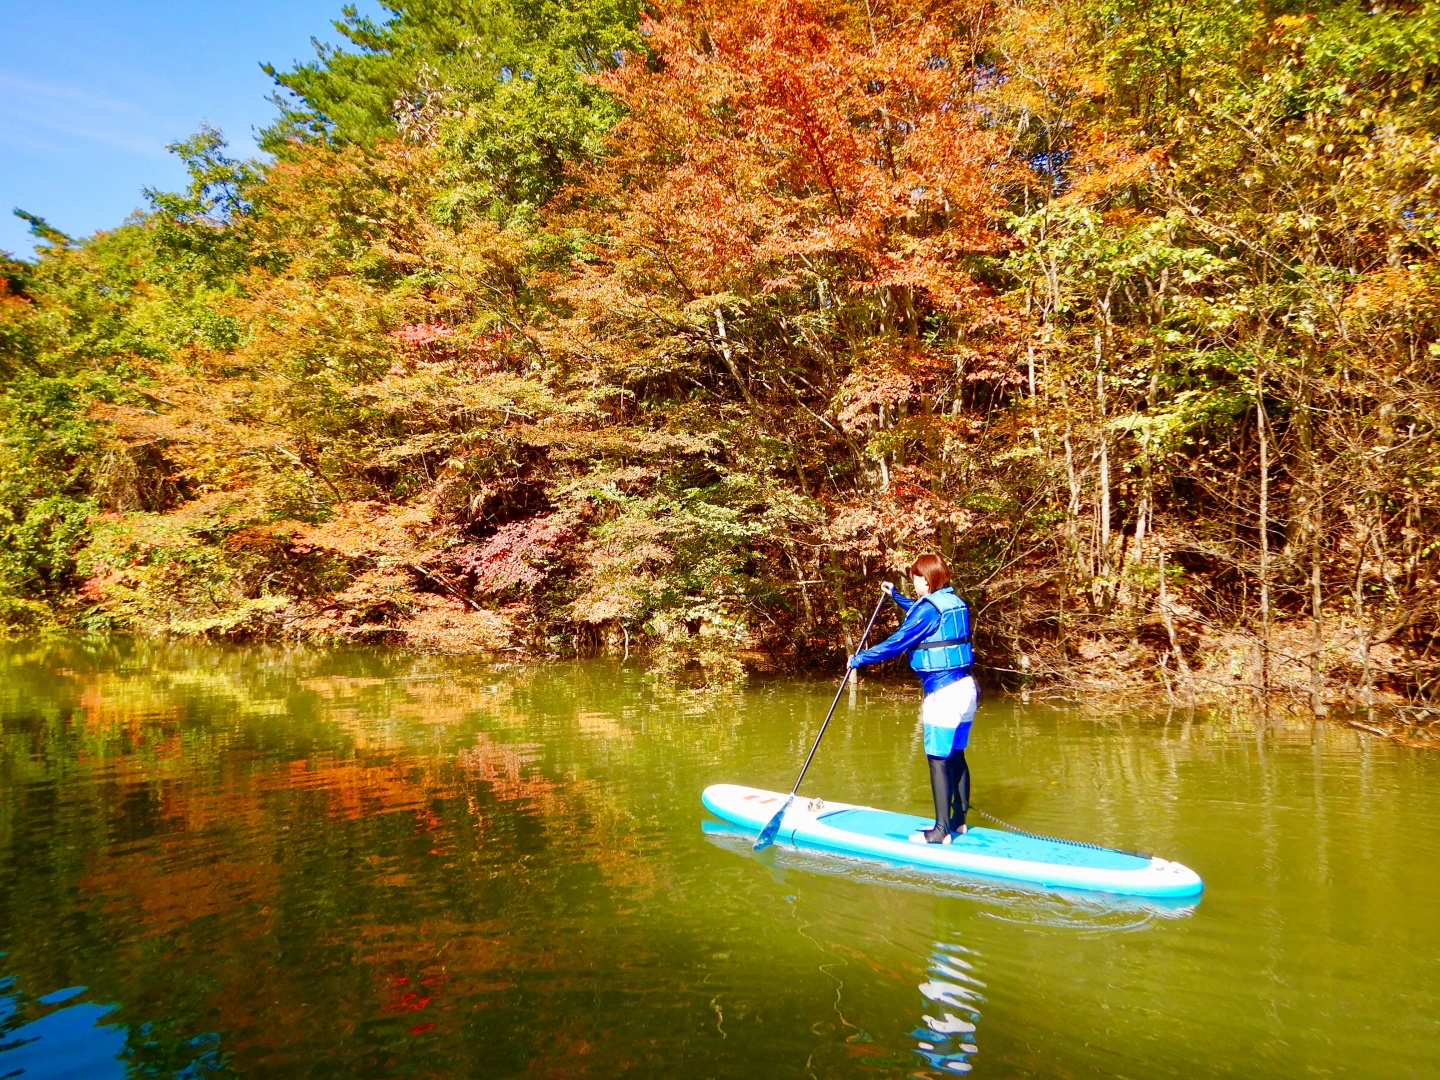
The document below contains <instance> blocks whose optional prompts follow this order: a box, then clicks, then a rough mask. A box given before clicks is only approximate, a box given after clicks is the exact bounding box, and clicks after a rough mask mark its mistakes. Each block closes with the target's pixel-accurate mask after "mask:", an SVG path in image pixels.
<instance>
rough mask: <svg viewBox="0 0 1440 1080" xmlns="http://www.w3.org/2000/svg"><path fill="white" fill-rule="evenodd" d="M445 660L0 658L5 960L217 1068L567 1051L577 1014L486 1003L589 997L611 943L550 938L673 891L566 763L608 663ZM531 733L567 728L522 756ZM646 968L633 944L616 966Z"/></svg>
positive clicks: (631, 821)
mask: <svg viewBox="0 0 1440 1080" xmlns="http://www.w3.org/2000/svg"><path fill="white" fill-rule="evenodd" d="M127 648H128V651H127ZM443 663H444V665H445V666H444V668H443V669H437V668H436V666H435V664H436V662H435V661H431V660H427V659H425V658H423V657H409V658H406V657H397V656H394V655H390V656H385V657H377V656H375V655H371V654H355V655H348V656H347V655H335V654H325V653H306V652H304V651H302V650H283V649H262V650H224V649H206V648H189V647H179V648H175V649H169V650H165V649H156V648H154V647H152V646H148V645H135V646H133V647H126V646H123V645H122V646H119V647H114V646H106V647H92V646H87V645H84V644H76V643H64V644H60V645H33V646H29V645H27V646H19V647H12V648H10V649H8V650H7V651H4V652H3V653H0V671H3V673H4V675H5V676H6V677H5V678H3V679H0V683H3V684H4V688H3V689H0V951H7V952H8V956H7V959H6V964H7V966H8V967H9V968H10V970H12V971H14V972H16V973H17V974H19V975H21V976H22V979H23V980H24V981H25V982H26V983H27V984H29V985H35V986H55V985H66V984H69V983H81V982H83V983H86V984H88V985H90V986H91V987H92V991H93V992H94V993H95V994H96V995H97V997H98V998H99V999H101V1000H107V1001H118V1002H120V1003H121V1007H120V1009H119V1010H118V1011H117V1013H116V1018H117V1020H118V1021H119V1022H120V1023H122V1024H129V1030H131V1031H132V1032H133V1031H136V1030H139V1029H138V1027H137V1025H138V1024H140V1023H145V1022H149V1023H150V1025H151V1026H150V1027H149V1028H147V1030H148V1031H151V1032H157V1031H158V1029H159V1028H160V1027H165V1028H167V1030H170V1029H173V1030H171V1033H172V1034H173V1035H174V1037H175V1038H177V1039H183V1038H184V1037H187V1036H189V1035H193V1034H194V1033H195V1032H197V1031H206V1030H218V1031H222V1032H225V1033H226V1036H225V1042H226V1052H227V1054H229V1055H232V1057H233V1059H234V1061H235V1063H236V1065H237V1067H256V1068H263V1067H266V1066H271V1067H276V1066H281V1065H283V1064H284V1063H286V1062H292V1063H293V1060H294V1059H293V1056H292V1055H293V1054H294V1053H295V1051H296V1048H298V1047H301V1046H304V1047H306V1048H307V1053H311V1054H314V1055H315V1056H316V1057H317V1058H321V1059H325V1060H327V1061H329V1062H331V1063H332V1066H333V1067H334V1068H336V1069H337V1070H342V1071H343V1063H344V1062H346V1061H347V1060H351V1059H352V1058H353V1056H354V1055H356V1054H361V1055H366V1054H368V1055H371V1060H372V1061H373V1060H374V1055H376V1054H378V1055H379V1057H380V1058H381V1059H382V1060H388V1061H390V1062H391V1065H393V1066H394V1068H393V1069H392V1073H393V1074H403V1073H406V1072H411V1071H418V1072H424V1071H426V1070H427V1069H429V1068H431V1067H433V1066H434V1065H435V1064H436V1061H437V1060H440V1059H437V1058H434V1057H432V1056H430V1055H427V1054H425V1053H420V1054H418V1056H413V1058H412V1057H406V1058H405V1063H404V1064H401V1063H400V1062H401V1055H412V1054H414V1052H415V1050H416V1040H417V1039H421V1038H422V1037H423V1039H424V1040H428V1042H427V1045H430V1046H432V1047H433V1046H434V1045H435V1043H436V1041H437V1040H438V1041H442V1042H445V1043H446V1050H445V1052H444V1055H443V1060H444V1061H445V1062H446V1065H447V1068H454V1069H456V1070H458V1071H459V1072H470V1071H477V1070H478V1071H483V1072H486V1073H492V1074H493V1073H496V1072H505V1071H506V1068H510V1069H511V1071H513V1070H514V1069H524V1068H526V1067H528V1066H531V1065H538V1064H540V1063H542V1062H543V1061H544V1060H545V1059H547V1058H549V1057H551V1056H552V1055H554V1056H555V1060H556V1061H558V1060H560V1059H562V1058H563V1057H564V1054H565V1053H566V1047H567V1046H570V1047H571V1049H573V1047H574V1046H578V1045H583V1044H585V1043H586V1040H587V1038H588V1036H587V1032H586V1029H585V1025H586V1023H587V1021H586V1020H585V1019H584V1017H585V1016H586V1013H585V1012H584V1011H583V1010H581V1011H577V1012H576V1013H575V1016H576V1018H577V1019H576V1025H575V1030H574V1031H569V1030H568V1029H567V1026H566V1025H564V1024H561V1025H560V1027H559V1028H558V1029H556V1030H552V1031H550V1032H548V1033H546V1034H545V1035H544V1036H543V1037H540V1036H538V1035H537V1033H535V1032H532V1031H528V1030H526V1029H525V1027H524V1026H523V1025H516V1024H515V1023H514V1022H513V1020H512V1019H509V1018H507V1017H508V1016H509V1015H510V1014H508V1013H507V1008H508V1007H509V1006H510V1005H513V1004H514V1003H515V1001H516V1000H519V999H520V998H523V997H526V996H530V997H533V995H535V994H536V993H545V994H559V995H561V996H564V995H568V994H575V995H582V996H583V995H586V994H593V993H596V992H599V991H600V983H599V982H596V980H597V979H601V980H602V981H603V977H602V976H601V975H600V973H602V972H604V971H606V970H609V969H611V968H612V967H613V957H611V956H610V955H609V954H608V953H607V952H605V950H606V949H610V948H613V947H614V943H613V942H611V943H608V944H607V943H605V942H596V941H593V940H588V939H584V938H580V937H575V936H573V935H568V934H567V928H573V926H574V924H575V922H576V919H577V918H578V917H579V916H578V914H577V913H578V912H580V911H583V912H584V913H585V914H586V915H587V916H594V915H595V914H596V913H597V912H598V913H602V914H603V913H605V912H607V911H622V910H624V909H626V908H627V907H629V906H632V905H633V904H635V903H636V902H637V901H639V900H642V899H643V898H645V897H647V896H653V895H654V894H655V893H656V891H657V890H659V889H663V888H664V887H665V886H666V884H667V883H666V882H665V881H664V880H663V879H662V877H661V875H663V874H664V873H665V870H664V869H663V867H662V866H661V865H660V864H659V863H658V862H657V861H656V860H654V859H652V858H649V857H648V854H647V851H646V849H645V846H644V845H643V844H641V843H637V841H636V837H637V834H638V833H641V832H643V831H644V829H645V828H646V823H645V822H642V821H639V820H637V819H636V817H635V814H634V812H633V811H632V810H631V809H630V808H629V807H628V806H627V805H626V803H625V801H624V799H623V797H622V795H617V794H616V793H615V792H614V791H612V790H611V789H609V788H607V787H606V786H605V785H603V784H598V783H596V782H594V781H592V780H590V779H589V778H587V776H586V775H585V773H586V771H587V768H588V767H589V766H590V763H591V761H592V760H598V761H602V762H603V760H604V757H605V751H604V747H605V746H606V745H610V744H613V743H615V742H616V741H617V740H623V739H624V738H625V736H626V729H625V726H624V724H623V723H621V722H620V721H619V720H617V719H616V716H617V715H621V714H623V712H624V708H625V707H626V705H625V702H624V701H623V700H622V701H620V702H618V703H617V704H618V706H619V707H617V710H616V711H615V713H613V714H599V713H589V714H587V713H585V712H584V711H583V710H582V709H580V708H579V706H580V704H581V703H582V702H587V701H589V700H590V699H591V696H592V695H591V694H590V693H589V691H591V690H596V689H597V688H596V687H594V686H590V685H587V681H586V680H587V679H589V678H594V679H600V678H603V679H605V680H606V685H605V686H604V689H603V695H604V696H605V697H607V698H609V699H612V700H613V699H614V698H615V696H616V688H615V679H614V674H613V673H612V672H606V673H602V674H597V675H595V676H587V675H586V674H585V673H584V672H583V671H579V670H576V671H572V672H569V673H568V675H569V676H570V677H569V678H563V679H561V678H555V677H554V676H553V675H546V674H541V675H536V673H534V672H533V671H519V670H507V669H503V668H498V667H494V666H487V665H483V664H475V665H473V666H466V665H464V664H457V663H456V662H455V661H454V660H447V661H444V662H443ZM594 696H595V697H599V696H601V695H600V694H599V693H597V694H595V695H594ZM622 697H623V694H622ZM631 704H633V702H632V703H631ZM547 718H548V719H547ZM547 722H548V723H561V724H563V725H564V726H565V730H566V731H568V732H569V735H570V737H568V738H567V739H565V740H555V739H549V740H542V739H541V738H540V737H539V733H538V732H536V731H535V730H534V729H535V728H536V726H537V725H540V726H543V725H544V724H545V723H547ZM663 722H664V719H663V717H657V716H653V715H652V716H648V717H647V723H650V724H652V725H654V724H656V723H663ZM713 736H714V737H716V738H720V739H724V738H727V737H728V736H726V734H725V732H724V731H723V730H721V729H719V728H716V729H714V731H713ZM557 743H558V744H559V745H560V748H559V749H557V748H556V744H557ZM622 794H623V793H622ZM556 935H559V936H560V938H562V939H563V940H565V942H566V945H565V955H563V957H557V956H556V955H555V952H554V950H555V942H556V940H557V938H556ZM646 952H647V949H646V945H645V944H644V943H643V942H633V943H632V945H631V947H630V948H629V951H628V953H627V960H628V961H629V962H631V963H636V964H644V963H645V962H646V961H647V956H646ZM586 971H591V972H594V973H596V974H595V975H594V976H593V977H591V976H587V975H583V974H577V973H581V972H586ZM541 988H543V989H541ZM141 1002H143V1003H144V1005H143V1008H144V1012H145V1014H146V1015H144V1016H141V1015H140V1011H139V1010H140V1009H141V1004H140V1003H141ZM132 1011H133V1012H134V1015H131V1013H132ZM157 1015H158V1016H162V1017H165V1018H166V1019H165V1020H163V1021H161V1022H155V1020H154V1018H155V1017H156V1016H157ZM377 1048H378V1049H377ZM131 1051H133V1052H134V1053H139V1051H138V1050H137V1049H135V1048H133V1047H132V1048H131ZM432 1053H433V1051H432ZM391 1055H396V1056H394V1057H392V1056H391ZM467 1055H471V1056H473V1057H474V1060H472V1061H470V1062H468V1065H469V1066H473V1068H467V1062H466V1060H465V1059H466V1057H467ZM482 1056H483V1059H484V1061H483V1068H482V1062H481V1057H482ZM355 1060H356V1061H358V1060H359V1059H355ZM507 1061H508V1062H509V1063H510V1065H509V1066H505V1063H506V1062H507ZM502 1066H505V1067H502ZM242 1071H243V1068H242Z"/></svg>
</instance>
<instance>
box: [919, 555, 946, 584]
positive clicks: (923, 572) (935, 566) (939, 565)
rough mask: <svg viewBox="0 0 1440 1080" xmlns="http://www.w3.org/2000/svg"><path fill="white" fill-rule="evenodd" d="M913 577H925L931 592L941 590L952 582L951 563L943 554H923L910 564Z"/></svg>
mask: <svg viewBox="0 0 1440 1080" xmlns="http://www.w3.org/2000/svg"><path fill="white" fill-rule="evenodd" d="M909 574H910V576H911V577H923V578H924V579H925V581H926V584H928V585H929V586H930V591H931V592H939V591H940V590H941V589H943V588H945V586H946V585H949V584H950V564H949V563H947V562H946V561H945V557H944V556H943V555H921V556H920V557H919V558H918V559H916V560H915V561H914V562H913V563H911V564H910V570H909Z"/></svg>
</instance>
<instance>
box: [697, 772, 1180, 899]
mask: <svg viewBox="0 0 1440 1080" xmlns="http://www.w3.org/2000/svg"><path fill="white" fill-rule="evenodd" d="M701 798H702V800H703V801H704V803H705V807H706V809H708V810H709V811H710V812H711V813H712V814H714V815H715V816H716V817H719V818H723V819H724V820H726V821H730V822H734V823H735V824H736V825H741V826H745V827H747V828H750V829H753V830H754V831H755V832H757V833H758V832H759V831H760V829H761V828H763V827H764V825H765V823H766V822H767V821H769V820H770V818H771V817H773V816H774V814H775V811H776V810H778V809H780V804H781V803H782V802H783V801H784V800H785V795H784V794H783V793H781V792H776V791H764V790H761V789H760V788H750V787H741V786H739V785H738V784H714V785H712V786H710V787H708V788H706V789H705V793H704V794H703V795H702V796H701ZM933 824H934V822H932V821H930V820H929V819H928V818H921V817H915V816H914V815H913V814H894V813H891V812H890V811H888V810H874V809H871V808H870V807H868V806H851V805H849V804H848V803H826V802H821V801H820V800H819V799H796V800H795V801H794V802H792V803H791V804H790V808H789V809H788V810H786V811H785V818H784V820H783V821H782V822H781V824H780V835H779V836H778V837H777V838H776V839H777V840H779V841H780V842H781V843H789V844H797V845H803V846H806V847H815V848H824V849H826V850H829V851H836V852H841V853H843V854H846V855H860V856H869V857H870V858H876V859H885V860H887V861H889V862H896V863H905V864H908V865H911V866H923V867H927V868H929V869H932V870H954V871H959V872H961V873H966V874H978V875H981V876H983V877H990V878H1000V879H1002V880H1005V881H1026V882H1030V883H1032V884H1036V885H1043V886H1049V887H1052V888H1060V889H1085V890H1089V891H1094V892H1108V893H1118V894H1120V895H1123V896H1153V897H1180V896H1199V895H1200V892H1201V890H1202V889H1204V887H1205V885H1204V883H1203V882H1202V881H1201V880H1200V877H1199V875H1198V874H1196V873H1195V871H1193V870H1191V869H1190V868H1189V867H1186V866H1181V865H1180V864H1179V863H1175V862H1170V861H1169V860H1167V859H1158V858H1154V857H1150V858H1141V857H1140V856H1138V855H1127V854H1125V853H1124V852H1121V851H1112V850H1110V849H1108V848H1089V847H1078V846H1076V845H1074V844H1064V843H1060V842H1059V841H1056V840H1041V839H1037V838H1035V837H1030V836H1021V835H1019V834H1017V833H1008V832H999V831H997V830H995V829H977V828H974V827H973V826H972V827H971V829H970V831H969V832H968V833H966V834H965V835H964V836H957V837H955V839H954V842H953V843H950V844H915V843H912V842H911V841H910V835H911V834H912V833H913V832H915V830H916V829H923V828H928V827H929V826H931V825H933Z"/></svg>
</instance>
